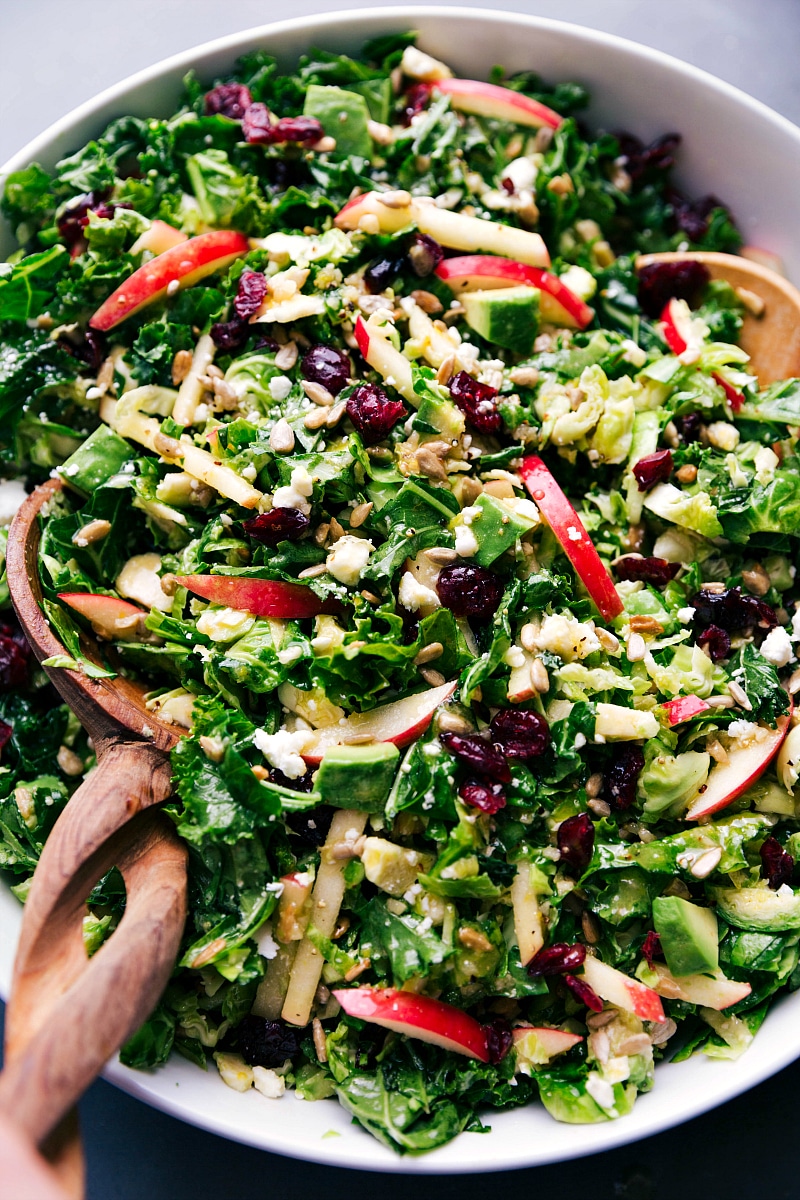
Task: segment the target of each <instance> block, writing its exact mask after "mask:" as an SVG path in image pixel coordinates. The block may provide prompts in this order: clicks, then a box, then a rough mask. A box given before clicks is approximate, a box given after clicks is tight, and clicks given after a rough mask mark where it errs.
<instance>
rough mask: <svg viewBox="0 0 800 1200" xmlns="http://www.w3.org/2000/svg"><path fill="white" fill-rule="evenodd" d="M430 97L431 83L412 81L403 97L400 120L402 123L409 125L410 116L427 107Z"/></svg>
mask: <svg viewBox="0 0 800 1200" xmlns="http://www.w3.org/2000/svg"><path fill="white" fill-rule="evenodd" d="M430 98H431V85H430V84H429V83H414V84H412V86H411V87H410V88H409V89H408V91H407V92H406V94H405V96H404V97H403V112H402V116H401V121H402V124H403V125H410V124H411V118H412V117H415V116H416V115H417V113H420V112H422V110H423V109H424V108H426V107H427V104H428V101H429V100H430Z"/></svg>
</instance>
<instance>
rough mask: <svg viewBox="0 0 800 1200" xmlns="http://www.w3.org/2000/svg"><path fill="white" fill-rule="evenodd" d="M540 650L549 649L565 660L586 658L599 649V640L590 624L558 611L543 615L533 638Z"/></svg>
mask: <svg viewBox="0 0 800 1200" xmlns="http://www.w3.org/2000/svg"><path fill="white" fill-rule="evenodd" d="M534 642H535V643H536V645H537V647H538V648H539V649H540V650H549V651H550V652H551V653H552V654H557V655H558V656H559V658H563V659H564V661H565V662H572V661H573V660H574V659H576V658H586V657H587V655H589V654H593V653H594V652H595V651H596V650H599V649H600V642H599V640H598V637H597V634H596V633H595V631H594V627H593V626H592V625H588V624H583V623H582V622H581V621H577V620H576V619H575V617H565V616H562V615H561V614H560V613H555V614H553V615H552V616H548V617H545V619H544V620H543V621H542V624H541V626H540V628H539V632H538V633H537V634H536V636H535V638H534Z"/></svg>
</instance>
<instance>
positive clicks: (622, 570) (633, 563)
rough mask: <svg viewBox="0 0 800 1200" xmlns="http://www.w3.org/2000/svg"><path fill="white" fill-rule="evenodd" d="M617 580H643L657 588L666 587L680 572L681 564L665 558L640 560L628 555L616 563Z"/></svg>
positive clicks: (635, 556)
mask: <svg viewBox="0 0 800 1200" xmlns="http://www.w3.org/2000/svg"><path fill="white" fill-rule="evenodd" d="M614 570H615V571H616V573H617V579H633V580H641V581H642V582H643V583H652V584H653V585H654V586H655V587H664V586H665V585H666V584H668V583H669V581H670V579H674V578H675V576H676V575H677V574H678V571H679V570H680V563H671V562H667V560H666V559H665V558H639V557H638V555H635V554H626V555H625V557H624V558H620V559H619V560H618V561H617V562H615V563H614Z"/></svg>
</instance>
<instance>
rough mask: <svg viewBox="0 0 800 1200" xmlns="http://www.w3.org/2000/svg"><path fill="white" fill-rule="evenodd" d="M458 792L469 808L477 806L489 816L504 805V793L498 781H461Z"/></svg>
mask: <svg viewBox="0 0 800 1200" xmlns="http://www.w3.org/2000/svg"><path fill="white" fill-rule="evenodd" d="M458 794H459V796H460V797H461V799H462V800H463V801H464V803H465V804H468V805H469V806H470V808H478V809H480V811H481V812H484V813H488V814H489V815H490V816H491V815H492V814H493V813H496V812H499V811H500V809H501V808H505V806H506V798H505V794H504V792H503V789H502V787H501V786H500V784H499V783H491V784H490V783H481V782H480V781H479V780H477V779H469V780H467V782H466V783H462V785H461V787H460V788H459V789H458Z"/></svg>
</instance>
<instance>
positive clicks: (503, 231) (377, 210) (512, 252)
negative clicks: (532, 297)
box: [334, 192, 550, 267]
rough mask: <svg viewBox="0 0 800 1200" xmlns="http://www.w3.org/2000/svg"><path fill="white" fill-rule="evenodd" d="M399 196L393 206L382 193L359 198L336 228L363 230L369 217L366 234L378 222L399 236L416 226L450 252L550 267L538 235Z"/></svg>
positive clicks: (341, 213)
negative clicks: (479, 253)
mask: <svg viewBox="0 0 800 1200" xmlns="http://www.w3.org/2000/svg"><path fill="white" fill-rule="evenodd" d="M397 196H398V193H397V192H394V193H390V199H391V203H385V202H384V201H383V200H382V199H381V193H380V192H365V193H364V194H363V195H361V196H356V197H355V199H353V200H350V201H348V203H347V204H345V206H344V208H343V209H341V210H340V211H339V212H338V213H337V215H336V217H335V218H334V224H335V225H336V226H337V227H338V228H339V229H350V230H353V229H359V228H364V226H363V225H361V224H360V223H361V221H362V220H363V218H364V217H369V218H370V221H369V222H364V224H365V225H366V227H367V232H369V231H370V228H371V226H372V225H373V223H374V222H375V221H377V225H378V230H379V231H380V232H381V233H397V232H398V230H400V229H405V228H406V226H408V225H416V227H417V229H418V230H419V231H420V233H425V234H427V235H428V237H432V238H433V239H434V240H435V241H437V242H439V244H440V245H442V246H447V247H448V248H449V249H451V250H469V251H483V252H484V253H488V254H504V255H506V257H508V258H512V259H515V260H517V261H518V262H521V263H528V264H529V265H530V266H533V267H549V266H550V255H549V253H548V250H547V247H546V246H545V244H544V241H543V239H542V238H541V237H540V236H539V234H538V233H531V232H530V231H529V230H527V229H514V228H513V227H512V226H511V225H501V224H500V223H499V222H497V221H484V220H482V218H480V217H468V216H466V215H465V214H464V213H458V212H450V211H449V210H448V209H446V208H439V207H438V206H437V205H436V203H435V202H434V200H433V199H432V197H430V196H422V197H416V198H414V199H412V198H411V197H410V196H409V197H408V203H407V204H402V203H401V204H399V205H398V203H397V199H396V198H397Z"/></svg>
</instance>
